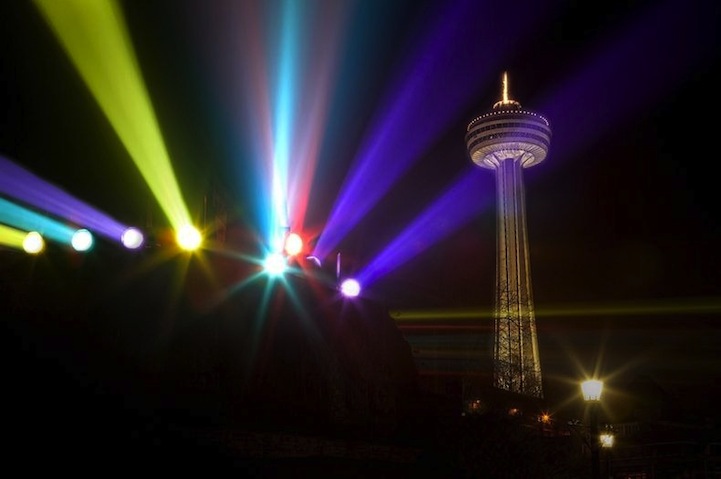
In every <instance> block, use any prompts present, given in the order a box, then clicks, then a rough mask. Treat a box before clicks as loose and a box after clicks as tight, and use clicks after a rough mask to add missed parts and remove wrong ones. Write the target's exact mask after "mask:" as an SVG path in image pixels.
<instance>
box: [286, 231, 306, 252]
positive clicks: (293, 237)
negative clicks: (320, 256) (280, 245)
mask: <svg viewBox="0 0 721 479" xmlns="http://www.w3.org/2000/svg"><path fill="white" fill-rule="evenodd" d="M302 250H303V239H302V238H301V237H300V235H299V234H298V233H291V234H289V235H288V237H287V238H286V239H285V254H287V255H288V256H295V255H297V254H298V253H300V252H301V251H302Z"/></svg>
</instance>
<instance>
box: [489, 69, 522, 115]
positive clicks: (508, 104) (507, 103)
mask: <svg viewBox="0 0 721 479" xmlns="http://www.w3.org/2000/svg"><path fill="white" fill-rule="evenodd" d="M508 90H509V88H508V72H503V79H502V80H501V100H500V101H497V102H496V103H495V104H494V105H493V109H494V110H497V109H499V108H504V109H509V108H511V109H514V110H516V109H520V108H521V104H520V103H518V102H517V101H516V100H511V97H510V94H509V93H508Z"/></svg>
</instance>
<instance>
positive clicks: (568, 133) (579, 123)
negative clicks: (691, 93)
mask: <svg viewBox="0 0 721 479" xmlns="http://www.w3.org/2000/svg"><path fill="white" fill-rule="evenodd" d="M650 5H651V8H650V9H649V11H648V12H647V14H646V15H644V16H642V17H640V18H639V21H637V22H636V23H633V24H630V25H629V26H628V28H627V29H626V30H624V31H623V32H622V33H621V34H619V35H618V36H617V37H616V38H614V40H613V41H612V42H608V43H607V44H606V45H605V46H604V47H603V48H602V49H599V52H598V53H597V54H596V55H595V56H592V57H590V58H589V60H588V62H587V63H586V64H585V65H584V66H583V67H582V68H581V69H580V72H579V73H578V74H577V75H575V76H573V77H570V78H568V79H567V81H565V82H557V83H556V84H555V85H554V90H553V91H550V92H547V93H546V94H544V95H543V97H544V98H545V99H544V100H543V102H542V103H541V106H540V109H539V110H538V111H539V112H540V113H542V114H543V115H544V116H548V117H549V118H552V119H553V121H552V126H553V128H554V133H556V136H557V138H558V140H559V141H556V142H555V143H554V146H553V148H554V156H555V157H557V158H569V159H570V158H572V157H574V154H575V153H576V152H577V151H580V150H582V149H583V148H584V147H586V146H587V145H591V144H593V143H594V142H595V141H597V140H598V139H599V138H601V137H603V136H604V135H606V134H607V133H609V132H617V131H618V130H619V128H622V125H623V124H624V123H625V122H626V120H628V119H630V118H632V117H633V115H638V114H647V113H649V111H644V110H651V109H652V108H653V106H654V104H655V103H658V102H659V100H663V99H664V98H665V97H666V98H667V97H668V95H669V94H670V93H672V91H673V89H674V87H676V86H678V85H679V84H680V83H682V82H683V81H684V80H688V79H689V78H690V75H691V72H692V71H693V69H694V67H699V66H702V65H703V63H704V62H710V61H711V60H710V59H711V58H713V56H714V55H715V54H716V51H717V50H716V48H717V47H716V45H717V43H718V42H717V41H716V38H715V34H716V31H717V25H716V23H717V17H718V15H717V14H716V12H704V9H703V8H696V7H689V6H688V4H687V3H686V2H684V1H683V0H676V1H667V2H659V3H653V2H652V3H651V4H650ZM708 6H709V7H710V6H711V4H709V5H708ZM670 32H673V34H671V33H670ZM701 101H703V100H701ZM559 133H560V134H561V135H562V136H560V137H559V135H558V134H559ZM553 164H554V163H553V162H550V165H551V166H552V165H553Z"/></svg>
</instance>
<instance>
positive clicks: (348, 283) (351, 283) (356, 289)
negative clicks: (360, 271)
mask: <svg viewBox="0 0 721 479" xmlns="http://www.w3.org/2000/svg"><path fill="white" fill-rule="evenodd" d="M360 290H361V286H360V283H359V282H358V281H357V280H355V279H352V278H348V279H345V280H343V282H342V283H341V285H340V292H341V293H343V296H346V297H348V298H355V297H356V296H358V295H359V294H360Z"/></svg>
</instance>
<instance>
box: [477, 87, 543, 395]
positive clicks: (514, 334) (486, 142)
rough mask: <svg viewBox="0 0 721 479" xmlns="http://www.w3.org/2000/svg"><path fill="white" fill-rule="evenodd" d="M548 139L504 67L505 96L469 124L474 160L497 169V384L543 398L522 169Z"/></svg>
mask: <svg viewBox="0 0 721 479" xmlns="http://www.w3.org/2000/svg"><path fill="white" fill-rule="evenodd" d="M550 144H551V127H550V126H549V123H548V120H546V119H545V118H544V117H542V116H541V115H538V114H536V113H533V112H531V111H528V110H524V109H523V108H521V105H520V103H518V102H517V101H514V100H511V99H510V98H509V95H508V75H507V74H506V73H504V74H503V92H502V97H501V100H500V101H498V102H496V104H495V105H493V109H492V110H491V111H489V112H488V113H485V114H483V115H481V116H479V117H477V118H476V119H474V120H473V121H471V122H470V124H469V125H468V128H467V129H466V146H467V148H468V154H469V155H470V157H471V160H473V162H474V163H475V164H476V165H478V166H480V167H482V168H488V169H490V170H494V171H495V174H496V211H497V218H496V229H497V231H496V235H497V236H496V291H495V305H494V322H495V339H494V350H493V384H494V386H495V387H496V388H499V389H504V390H507V391H511V392H513V393H518V394H522V395H526V396H532V397H536V398H543V385H542V382H541V363H540V359H539V354H538V338H537V335H536V317H535V312H534V309H533V292H532V288H531V271H530V254H529V251H528V232H527V227H526V205H525V192H524V186H523V169H524V168H528V167H531V166H533V165H536V164H538V163H540V162H541V161H543V160H544V159H545V158H546V155H547V154H548V149H549V147H550Z"/></svg>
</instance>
